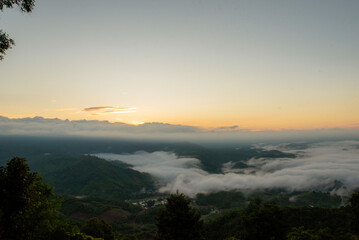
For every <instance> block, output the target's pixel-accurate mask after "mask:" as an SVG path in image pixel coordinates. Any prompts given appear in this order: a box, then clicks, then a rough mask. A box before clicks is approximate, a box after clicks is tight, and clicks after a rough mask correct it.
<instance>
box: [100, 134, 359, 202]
mask: <svg viewBox="0 0 359 240" xmlns="http://www.w3.org/2000/svg"><path fill="white" fill-rule="evenodd" d="M287 152H292V153H295V154H297V155H298V157H297V158H295V159H287V158H277V159H266V158H261V159H251V160H249V162H248V165H249V166H250V168H249V169H246V170H244V171H242V172H241V173H238V172H235V171H230V170H229V171H228V166H230V164H226V167H227V172H226V173H224V174H209V173H207V172H205V171H203V170H202V169H200V167H199V166H200V165H199V163H200V161H199V160H198V159H195V158H179V157H178V156H176V155H175V154H174V153H169V152H153V153H148V152H137V153H135V154H131V155H126V154H110V153H101V154H96V156H98V157H100V158H104V159H108V160H120V161H123V162H126V163H128V164H131V165H132V166H133V169H135V170H138V171H141V172H147V173H149V174H151V175H153V176H155V177H156V178H158V179H159V180H160V181H161V182H162V184H163V185H162V187H161V188H160V191H161V192H175V191H176V190H179V191H180V192H183V193H185V194H187V195H189V196H194V195H195V194H197V193H211V192H218V191H223V190H258V189H272V188H281V189H286V190H288V191H295V190H317V191H330V192H332V193H336V194H339V195H344V194H347V193H348V192H350V191H352V190H353V189H356V188H358V187H359V174H358V172H359V141H342V142H327V143H320V144H314V145H312V146H310V147H309V148H307V149H304V150H289V151H288V150H287Z"/></svg>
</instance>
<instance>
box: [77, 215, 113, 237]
mask: <svg viewBox="0 0 359 240" xmlns="http://www.w3.org/2000/svg"><path fill="white" fill-rule="evenodd" d="M81 232H83V233H85V234H87V235H90V236H92V237H97V238H103V239H104V240H114V239H115V236H114V233H113V231H112V228H111V226H110V225H108V224H107V223H105V222H104V221H103V220H100V219H98V218H96V217H95V218H91V219H89V220H87V221H86V223H85V224H84V225H83V226H82V227H81Z"/></svg>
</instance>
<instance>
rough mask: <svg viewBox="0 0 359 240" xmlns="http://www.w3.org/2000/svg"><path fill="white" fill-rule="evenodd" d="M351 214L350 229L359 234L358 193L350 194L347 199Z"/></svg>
mask: <svg viewBox="0 0 359 240" xmlns="http://www.w3.org/2000/svg"><path fill="white" fill-rule="evenodd" d="M349 202H350V207H351V212H352V228H353V230H354V232H356V233H357V234H358V233H359V192H355V193H352V195H351V196H350V199H349Z"/></svg>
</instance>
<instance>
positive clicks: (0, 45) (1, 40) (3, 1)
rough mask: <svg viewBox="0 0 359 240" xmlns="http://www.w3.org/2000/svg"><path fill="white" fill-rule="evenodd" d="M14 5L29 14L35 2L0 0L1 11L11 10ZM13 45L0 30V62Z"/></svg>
mask: <svg viewBox="0 0 359 240" xmlns="http://www.w3.org/2000/svg"><path fill="white" fill-rule="evenodd" d="M14 5H17V6H19V7H20V10H21V11H22V12H31V11H32V9H33V8H34V6H35V0H0V10H1V11H3V10H4V8H13V7H14ZM14 45H15V41H14V40H12V39H11V38H10V37H9V35H8V34H6V33H5V32H3V31H2V30H1V29H0V60H3V58H4V55H5V54H6V51H7V50H8V49H10V48H12V46H14Z"/></svg>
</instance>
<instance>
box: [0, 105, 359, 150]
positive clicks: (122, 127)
mask: <svg viewBox="0 0 359 240" xmlns="http://www.w3.org/2000/svg"><path fill="white" fill-rule="evenodd" d="M61 110H63V109H61ZM85 110H86V111H87V112H89V113H90V114H92V113H94V114H101V113H103V114H106V112H108V113H113V112H119V111H120V112H121V111H135V109H132V108H127V107H125V108H123V107H122V108H121V107H116V108H115V107H109V106H107V107H91V108H87V109H85ZM0 135H37V136H39V135H40V136H86V137H110V138H129V139H140V140H146V139H150V140H173V141H191V142H195V143H200V144H212V145H213V144H215V145H216V146H218V145H220V144H221V143H222V144H223V145H226V144H230V143H235V144H236V145H237V144H238V143H239V142H241V143H254V142H269V141H270V142H272V141H277V142H283V141H293V140H295V141H298V140H299V141H305V140H323V139H327V140H328V139H336V140H338V139H340V140H347V139H359V128H352V129H313V130H282V131H256V132H253V131H250V130H246V129H240V127H238V126H231V127H221V128H217V129H212V130H205V129H201V128H198V127H193V126H185V125H175V124H168V123H158V122H152V123H144V124H141V125H130V124H125V123H119V122H118V123H110V122H108V121H97V120H78V121H69V120H61V119H57V118H54V119H48V118H42V117H34V118H17V119H15V118H7V117H1V116H0Z"/></svg>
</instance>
